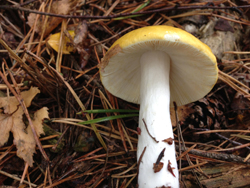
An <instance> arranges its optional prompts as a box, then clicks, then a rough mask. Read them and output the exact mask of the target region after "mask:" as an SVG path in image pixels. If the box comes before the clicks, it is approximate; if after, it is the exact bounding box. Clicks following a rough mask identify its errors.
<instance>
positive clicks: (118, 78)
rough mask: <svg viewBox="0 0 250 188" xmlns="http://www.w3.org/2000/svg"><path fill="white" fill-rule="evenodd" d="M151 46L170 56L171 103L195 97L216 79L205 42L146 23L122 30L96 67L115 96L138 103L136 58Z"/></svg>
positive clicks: (178, 103) (206, 91)
mask: <svg viewBox="0 0 250 188" xmlns="http://www.w3.org/2000/svg"><path fill="white" fill-rule="evenodd" d="M152 50H159V51H164V52H165V53H167V54H168V55H169V57H170V59H171V65H170V66H171V69H170V93H171V95H170V100H171V104H172V103H173V101H175V102H176V103H177V105H184V104H187V103H190V102H193V101H196V100H198V99H200V98H202V97H204V96H205V95H206V94H207V93H208V92H209V91H210V90H211V89H212V88H213V86H214V84H215V83H216V81H217V78H218V68H217V63H216V58H215V56H214V55H213V53H212V52H211V49H210V48H209V47H208V46H207V45H206V44H204V43H202V42H201V41H200V40H199V39H197V38H195V37H194V36H193V35H191V34H190V33H188V32H186V31H184V30H182V29H178V28H174V27H171V26H163V25H162V26H148V27H143V28H140V29H137V30H134V31H131V32H129V33H127V34H125V35H124V36H123V37H121V38H120V39H118V40H117V41H116V42H115V43H114V44H113V45H112V46H111V47H110V49H109V51H108V52H107V55H106V56H105V57H104V59H103V61H102V65H101V70H100V75H101V80H102V83H103V85H104V86H105V87H106V89H107V90H108V91H109V92H110V93H112V94H113V95H115V96H117V97H119V98H122V99H124V100H126V101H129V102H133V103H138V104H139V102H140V82H141V81H140V80H141V74H140V58H141V56H142V54H144V53H146V52H148V51H152ZM152 63H154V62H152Z"/></svg>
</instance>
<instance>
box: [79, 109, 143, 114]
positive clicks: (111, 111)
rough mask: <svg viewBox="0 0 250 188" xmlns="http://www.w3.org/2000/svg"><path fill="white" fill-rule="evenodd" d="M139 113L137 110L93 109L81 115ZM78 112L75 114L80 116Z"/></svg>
mask: <svg viewBox="0 0 250 188" xmlns="http://www.w3.org/2000/svg"><path fill="white" fill-rule="evenodd" d="M113 112H117V113H139V110H125V109H95V110H85V111H83V113H89V114H96V113H113ZM81 113H82V112H78V113H77V114H81Z"/></svg>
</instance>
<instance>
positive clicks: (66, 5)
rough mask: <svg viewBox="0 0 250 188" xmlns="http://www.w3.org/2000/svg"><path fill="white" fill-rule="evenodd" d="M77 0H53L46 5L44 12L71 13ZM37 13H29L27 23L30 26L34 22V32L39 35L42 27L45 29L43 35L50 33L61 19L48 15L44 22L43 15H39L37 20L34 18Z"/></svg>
mask: <svg viewBox="0 0 250 188" xmlns="http://www.w3.org/2000/svg"><path fill="white" fill-rule="evenodd" d="M78 1H79V0H61V1H53V3H52V4H51V7H49V6H47V7H46V10H45V12H50V13H54V14H61V15H68V14H70V13H71V11H72V9H74V7H75V6H76V5H77V3H78ZM38 16H39V15H37V14H35V13H30V14H29V16H28V25H29V26H30V27H32V26H33V25H34V24H35V23H36V25H35V28H34V30H35V32H36V33H38V34H39V35H41V32H42V31H43V29H45V32H44V37H46V36H47V35H48V34H50V33H51V31H52V30H54V29H55V28H56V27H57V26H58V25H59V24H60V23H61V22H62V20H63V18H60V17H53V16H49V17H48V20H47V22H46V24H44V23H45V18H46V17H45V16H39V18H38V20H37V22H36V19H37V17H38Z"/></svg>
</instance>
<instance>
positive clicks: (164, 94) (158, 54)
mask: <svg viewBox="0 0 250 188" xmlns="http://www.w3.org/2000/svg"><path fill="white" fill-rule="evenodd" d="M170 61H171V60H170V58H169V56H168V55H167V54H166V53H165V52H162V51H150V52H147V53H144V54H143V55H142V57H141V59H140V63H141V88H140V116H139V127H140V129H141V135H139V138H138V148H137V160H138V161H139V159H140V158H141V161H140V164H138V165H139V174H138V184H139V187H140V188H155V187H162V186H165V187H168V186H170V187H172V188H178V187H179V178H178V169H177V163H176V156H175V147H174V143H173V144H172V145H170V144H168V143H166V142H163V140H165V139H168V138H174V137H173V130H172V125H171V120H170V85H169V76H170V75H169V74H170V63H171V62H170ZM142 119H144V120H145V122H146V126H147V128H148V131H147V129H146V126H145V124H144V123H143V121H142ZM148 132H149V133H148ZM150 134H151V136H152V137H154V138H155V140H157V141H159V142H158V143H157V142H156V141H155V140H154V139H153V138H152V137H151V136H150ZM145 147H146V150H145V152H144V154H142V152H143V150H144V148H145ZM164 148H166V149H165V152H164V156H163V157H162V159H161V160H160V162H162V163H163V164H164V165H163V168H162V169H161V170H160V171H159V172H157V173H155V172H154V170H153V166H154V163H156V160H157V158H158V156H159V155H160V153H161V152H162V150H163V149H164ZM169 161H170V162H171V167H172V168H174V169H173V173H174V175H175V177H174V176H173V174H172V173H171V172H170V171H169V170H168V162H169Z"/></svg>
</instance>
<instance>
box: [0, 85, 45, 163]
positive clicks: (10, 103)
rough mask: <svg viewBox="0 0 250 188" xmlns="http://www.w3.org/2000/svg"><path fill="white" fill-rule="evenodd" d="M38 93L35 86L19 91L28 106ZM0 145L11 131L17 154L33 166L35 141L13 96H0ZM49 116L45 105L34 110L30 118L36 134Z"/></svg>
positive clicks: (6, 139)
mask: <svg viewBox="0 0 250 188" xmlns="http://www.w3.org/2000/svg"><path fill="white" fill-rule="evenodd" d="M38 93H40V91H39V89H38V88H36V87H32V88H30V90H28V91H24V92H22V93H21V96H22V98H23V100H24V103H25V105H26V107H29V106H30V104H31V101H32V100H33V98H34V97H35V96H36V94H38ZM0 108H2V109H3V111H0V130H1V132H0V146H2V145H3V144H4V143H5V142H7V141H8V138H9V132H10V131H11V132H12V133H13V137H14V144H15V145H16V148H17V156H19V157H20V158H22V159H23V160H24V161H25V162H27V163H28V164H29V166H33V154H34V153H35V147H36V141H35V138H34V136H33V133H32V130H31V127H30V125H28V126H27V127H26V125H25V124H24V122H23V114H24V112H23V109H22V107H21V106H20V104H19V102H18V100H17V99H16V98H15V97H14V96H13V97H1V98H0ZM45 118H49V116H48V109H47V108H46V107H44V108H41V109H40V110H38V111H36V112H35V114H34V118H33V120H32V122H33V125H34V127H35V130H36V133H37V135H38V136H40V135H41V134H43V133H44V132H43V126H42V121H43V119H45Z"/></svg>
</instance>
